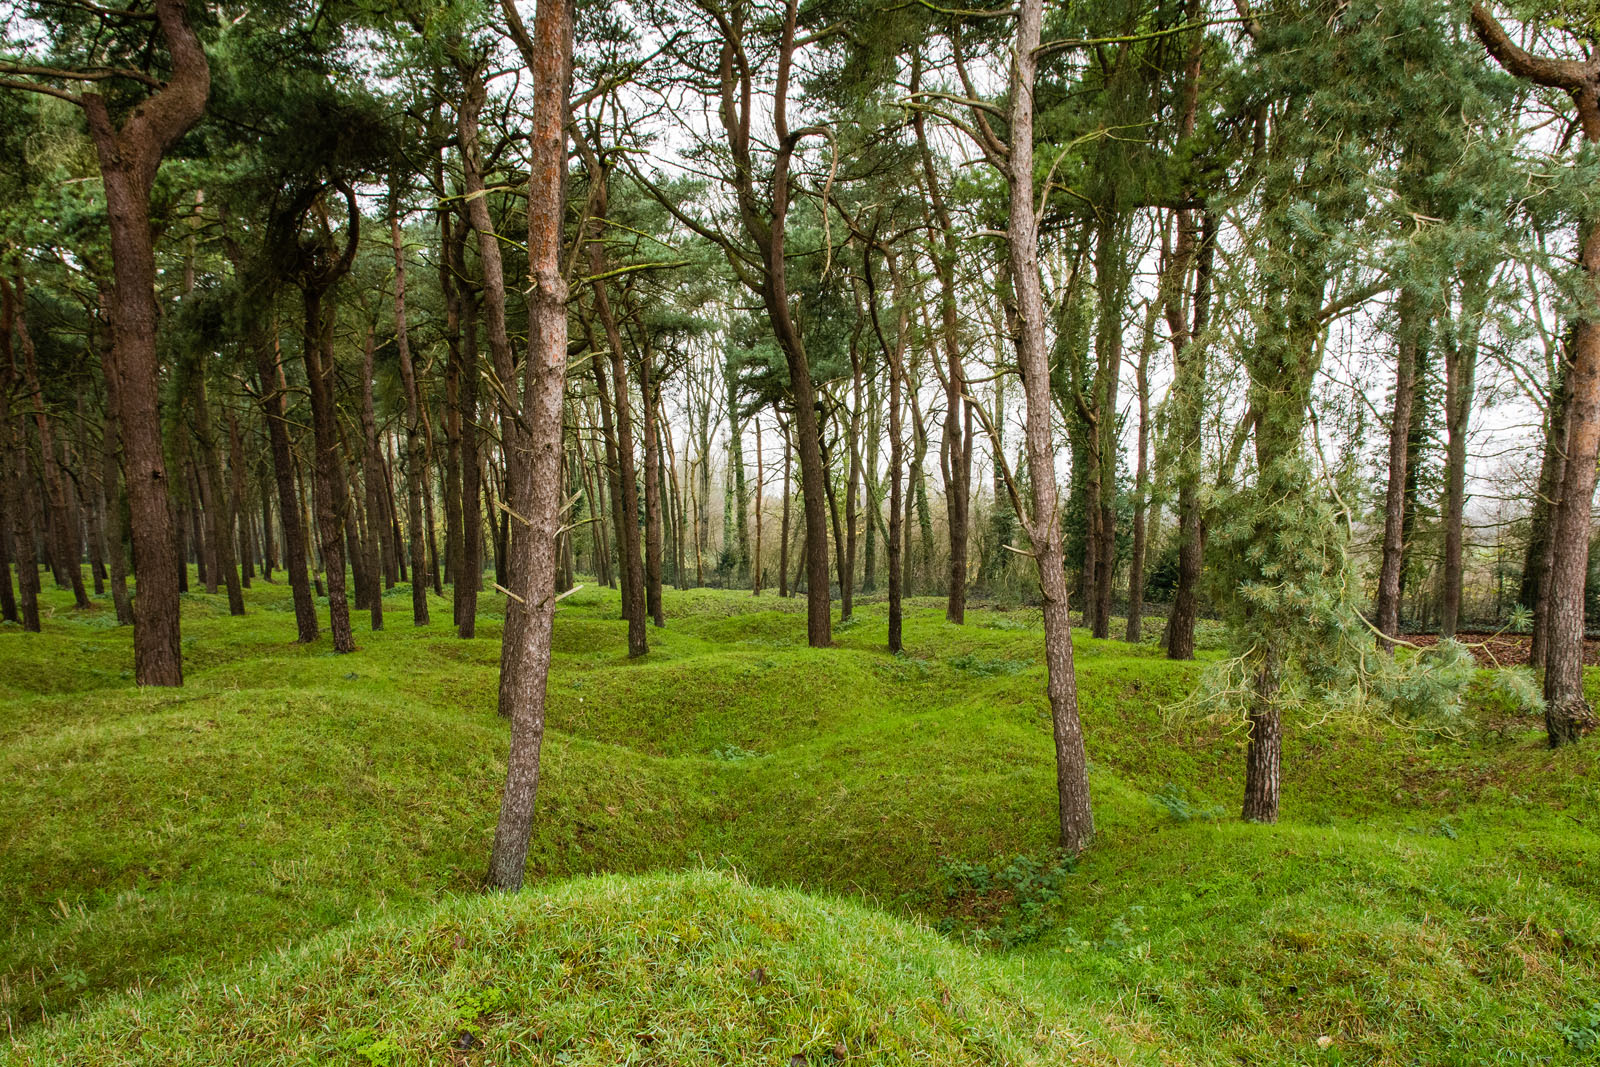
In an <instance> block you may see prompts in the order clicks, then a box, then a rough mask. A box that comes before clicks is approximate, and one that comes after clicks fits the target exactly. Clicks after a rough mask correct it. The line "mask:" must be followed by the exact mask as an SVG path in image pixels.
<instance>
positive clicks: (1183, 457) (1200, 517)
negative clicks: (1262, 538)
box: [1164, 211, 1217, 660]
mask: <svg viewBox="0 0 1600 1067" xmlns="http://www.w3.org/2000/svg"><path fill="white" fill-rule="evenodd" d="M1177 229H1178V244H1177V247H1176V249H1175V250H1174V254H1175V256H1182V255H1185V254H1186V253H1185V252H1184V251H1183V250H1184V245H1185V242H1186V241H1187V242H1188V243H1189V245H1190V247H1193V245H1194V243H1195V235H1194V229H1193V222H1192V221H1190V219H1189V216H1188V214H1187V213H1186V212H1179V213H1178V227H1177ZM1216 232H1217V230H1216V220H1215V217H1214V216H1213V215H1212V214H1211V213H1210V212H1209V211H1207V212H1205V213H1204V214H1203V215H1202V217H1201V223H1200V237H1199V242H1198V245H1199V247H1198V250H1197V252H1196V253H1195V254H1196V256H1197V260H1196V266H1195V281H1194V302H1193V303H1194V308H1193V323H1194V325H1193V328H1192V329H1190V328H1188V324H1187V323H1186V322H1185V320H1184V316H1183V310H1182V308H1181V307H1179V306H1178V305H1177V304H1175V303H1172V302H1168V303H1167V305H1166V306H1167V309H1168V310H1167V322H1168V325H1169V327H1171V332H1172V347H1173V362H1174V364H1175V370H1174V374H1173V394H1174V398H1175V407H1176V409H1177V410H1176V415H1175V419H1176V421H1177V424H1178V430H1177V436H1178V455H1177V466H1178V472H1177V479H1176V480H1177V483H1178V584H1177V589H1176V590H1175V592H1174V595H1173V598H1172V612H1171V614H1170V615H1169V616H1168V617H1167V630H1166V634H1165V638H1164V643H1165V644H1166V648H1167V658H1168V659H1176V660H1184V659H1194V627H1195V621H1196V619H1197V618H1198V616H1199V613H1200V573H1201V569H1202V566H1203V565H1204V561H1205V546H1206V526H1205V509H1204V505H1203V504H1202V503H1201V497H1200V478H1201V474H1202V459H1203V457H1202V455H1201V447H1202V432H1203V418H1202V416H1203V410H1204V409H1203V405H1204V403H1205V389H1206V372H1207V366H1206V340H1205V338H1204V336H1203V335H1204V333H1205V330H1206V327H1207V323H1208V321H1209V314H1210V306H1211V269H1212V263H1213V262H1214V259H1215V252H1216ZM1179 287H1180V288H1181V279H1180V282H1179Z"/></svg>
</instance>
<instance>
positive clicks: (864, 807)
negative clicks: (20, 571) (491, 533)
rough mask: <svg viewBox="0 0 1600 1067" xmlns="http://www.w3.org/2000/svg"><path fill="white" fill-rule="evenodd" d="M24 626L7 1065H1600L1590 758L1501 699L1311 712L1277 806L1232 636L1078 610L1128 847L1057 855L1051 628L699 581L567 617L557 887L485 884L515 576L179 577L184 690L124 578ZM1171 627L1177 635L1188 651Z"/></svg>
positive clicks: (551, 818) (549, 807)
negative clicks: (377, 628)
mask: <svg viewBox="0 0 1600 1067" xmlns="http://www.w3.org/2000/svg"><path fill="white" fill-rule="evenodd" d="M48 599H49V602H50V611H49V613H48V616H47V618H46V620H45V628H44V629H45V632H44V633H43V634H41V635H28V634H23V633H21V632H19V631H17V630H16V629H15V628H13V627H5V628H0V1017H3V1018H4V1021H5V1028H6V1035H7V1036H5V1037H0V1060H5V1059H7V1057H8V1056H9V1058H10V1061H11V1062H15V1063H18V1064H45V1063H50V1064H57V1063H88V1064H96V1065H99V1064H117V1063H151V1064H155V1063H160V1064H170V1063H195V1064H219V1063H241V1064H242V1063H250V1064H277V1063H283V1064H288V1063H311V1062H318V1063H351V1064H396V1065H398V1064H412V1063H463V1064H466V1063H472V1064H478V1063H485V1064H486V1063H575V1064H600V1063H624V1062H626V1063H659V1064H673V1063H691V1062H706V1063H771V1064H778V1065H780V1067H783V1065H787V1067H800V1065H802V1064H823V1063H828V1064H832V1063H836V1062H841V1061H843V1062H850V1063H910V1062H929V1063H938V1064H958V1063H1064V1062H1101V1063H1143V1062H1149V1063H1206V1064H1211V1063H1216V1064H1222V1063H1230V1064H1237V1063H1284V1062H1287V1063H1314V1064H1323V1063H1327V1064H1333V1063H1392V1064H1402V1063H1405V1064H1409V1063H1485V1062H1495V1063H1528V1064H1534V1063H1539V1064H1546V1063H1580V1062H1588V1063H1593V1062H1595V1058H1596V1057H1597V1056H1600V763H1597V760H1600V739H1596V740H1594V741H1592V742H1589V743H1585V744H1583V745H1580V746H1576V747H1573V748H1570V749H1568V750H1565V751H1560V752H1555V753H1552V752H1550V751H1549V750H1547V749H1546V748H1545V747H1544V744H1543V738H1542V729H1541V724H1540V723H1539V722H1538V721H1536V720H1535V719H1534V718H1532V717H1521V716H1517V715H1514V714H1512V713H1509V712H1507V711H1506V710H1505V708H1503V707H1501V706H1499V705H1498V704H1497V702H1496V700H1495V699H1494V698H1493V697H1492V696H1491V695H1490V694H1489V692H1488V690H1487V688H1486V687H1483V688H1482V689H1481V691H1480V692H1478V693H1477V694H1475V696H1474V707H1473V709H1472V710H1471V714H1470V716H1469V724H1468V727H1467V729H1466V731H1465V734H1464V739H1461V740H1450V739H1445V738H1437V737H1431V736H1425V735H1416V734H1412V733H1406V732H1402V731H1400V730H1398V729H1396V728H1394V727H1391V726H1384V725H1379V724H1374V723H1366V722H1355V721H1348V720H1335V721H1324V722H1314V721H1312V718H1311V717H1307V718H1306V719H1304V720H1303V721H1301V720H1296V721H1294V722H1291V723H1290V725H1289V726H1288V728H1287V730H1286V737H1285V742H1284V763H1283V766H1284V782H1283V820H1282V822H1280V823H1279V824H1278V825H1276V826H1271V827H1266V826H1254V825H1246V824H1243V823H1241V822H1240V821H1239V819H1238V818H1237V817H1236V814H1235V813H1236V812H1237V804H1238V794H1239V792H1240V788H1241V779H1242V761H1243V748H1244V744H1245V740H1244V736H1243V734H1242V733H1241V731H1240V729H1239V726H1238V724H1237V723H1236V722H1232V721H1220V720H1216V719H1212V718H1204V717H1197V716H1195V715H1194V714H1190V713H1184V712H1183V711H1182V710H1181V709H1180V708H1179V707H1178V705H1179V704H1180V702H1181V701H1183V699H1184V698H1185V697H1186V696H1187V695H1188V694H1189V693H1190V692H1191V691H1192V690H1193V689H1194V686H1195V684H1196V681H1197V679H1198V678H1199V674H1200V671H1201V670H1203V669H1204V666H1205V663H1204V661H1205V659H1207V658H1210V659H1215V658H1217V657H1218V656H1220V654H1221V653H1220V651H1219V650H1218V649H1217V648H1216V647H1212V648H1211V649H1209V650H1208V651H1206V652H1205V653H1204V654H1203V655H1202V662H1201V663H1199V664H1194V663H1187V664H1186V663H1171V662H1168V661H1166V660H1165V659H1163V658H1162V657H1161V656H1160V654H1159V652H1158V650H1156V649H1155V647H1154V646H1153V644H1146V645H1143V646H1130V645H1127V644H1124V643H1121V642H1115V641H1094V640H1089V639H1086V638H1080V639H1079V640H1078V642H1077V654H1078V661H1077V662H1078V683H1079V687H1080V693H1081V699H1082V707H1083V718H1084V725H1085V733H1086V736H1087V740H1088V749H1089V755H1090V759H1091V761H1092V774H1091V779H1092V785H1093V790H1094V805H1095V817H1096V821H1097V830H1098V836H1097V837H1096V840H1095V843H1094V846H1093V847H1092V848H1091V849H1090V851H1089V852H1087V853H1086V854H1085V855H1083V856H1082V857H1080V858H1078V859H1077V860H1076V861H1074V862H1068V861H1066V860H1065V859H1064V858H1063V857H1061V856H1060V855H1058V854H1057V853H1056V852H1055V851H1054V849H1053V848H1052V841H1053V838H1054V828H1055V800H1054V769H1053V763H1052V746H1051V739H1050V727H1049V718H1048V715H1047V707H1046V703H1045V700H1044V696H1043V655H1042V653H1043V649H1042V636H1041V630H1040V627H1039V622H1038V616H1037V613H1036V612H1028V611H1016V612H1008V611H992V610H974V611H971V612H970V613H969V616H968V618H969V621H968V623H967V625H965V626H963V627H957V626H952V625H950V624H948V623H946V622H945V621H944V619H943V612H942V606H941V604H940V602H938V601H934V600H918V601H915V602H913V603H912V604H911V606H910V609H909V610H908V613H907V621H906V653H905V654H904V655H901V656H891V655H889V654H887V653H886V652H885V651H883V648H882V641H883V624H884V607H883V605H882V604H881V603H872V604H867V605H865V606H862V607H860V608H858V610H857V618H856V619H855V620H854V621H853V622H851V623H849V624H842V625H839V626H837V628H836V631H835V634H836V639H837V645H838V647H837V648H834V649H828V650H812V649H808V648H806V647H805V619H804V615H803V603H801V602H798V601H791V602H783V601H779V600H778V599H777V598H775V597H772V596H763V597H762V598H760V599H759V600H758V599H754V598H752V597H750V596H749V595H748V593H744V594H740V593H729V592H709V591H695V592H687V593H680V592H674V591H669V592H668V594H667V598H666V604H667V611H668V614H669V618H668V625H667V627H666V629H665V630H654V629H652V630H651V632H650V639H651V642H652V644H651V652H650V654H649V655H648V656H647V657H645V658H644V659H642V660H639V661H634V662H630V661H628V659H627V658H626V655H625V640H624V635H625V628H624V626H623V624H622V623H621V622H620V621H618V619H617V618H616V614H617V599H616V594H615V593H614V592H612V591H609V590H604V589H598V588H595V587H592V586H591V587H589V588H586V589H583V590H581V591H579V592H578V593H576V594H575V595H573V596H572V597H570V598H568V599H567V600H565V601H563V602H562V604H561V607H560V609H559V611H558V615H557V622H556V632H555V656H554V663H553V667H552V674H551V683H550V709H549V720H548V722H549V736H548V739H547V741H546V744H545V749H544V760H543V766H544V780H543V785H542V788H541V792H540V797H539V809H538V821H537V828H536V836H535V839H534V841H533V845H532V849H531V853H530V861H529V884H530V889H529V890H528V891H526V892H524V893H523V894H520V895H518V896H516V897H513V898H505V897H491V896H484V895H481V894H479V893H478V892H477V889H478V886H479V884H480V878H481V875H482V872H483V870H484V867H485V864H486V860H487V856H488V853H489V845H490V841H491V839H492V835H493V831H494V823H495V816H496V811H497V804H498V793H499V788H500V785H501V782H502V779H503V775H504V760H505V751H506V744H507V730H506V727H505V724H504V723H503V722H502V721H501V720H500V719H499V718H498V717H497V715H496V714H495V681H496V675H497V664H498V659H499V619H498V617H497V616H496V615H495V614H494V613H495V612H496V611H498V608H499V603H500V602H499V600H498V598H496V597H485V598H484V601H483V603H484V607H485V614H484V617H483V618H482V620H481V622H480V626H479V629H478V634H479V636H478V637H476V638H475V639H473V640H470V641H458V640H456V639H454V637H453V635H452V631H451V628H450V626H449V615H450V607H449V604H448V603H447V602H445V601H442V600H438V599H435V600H434V601H433V602H432V610H433V613H434V620H435V621H434V623H433V625H432V626H431V627H427V628H422V629H419V628H415V627H413V626H412V625H411V622H410V610H409V606H410V592H409V589H407V588H406V587H404V586H402V587H399V588H396V589H395V590H393V591H391V593H390V594H389V595H388V596H387V597H386V605H387V608H388V615H387V622H388V628H387V630H385V631H384V632H382V633H368V632H365V626H366V617H365V615H364V614H362V615H360V616H358V617H357V622H358V641H359V643H360V645H361V648H360V650H359V651H358V652H357V653H355V654H353V655H349V656H336V655H334V654H333V653H332V652H331V650H330V648H329V646H328V644H327V641H326V638H324V640H323V641H322V642H321V643H318V644H314V645H310V646H299V645H295V644H293V643H292V638H293V634H294V619H293V615H292V613H291V612H290V608H289V602H288V591H287V589H286V588H284V587H282V586H270V585H263V584H261V583H260V582H257V584H256V586H255V588H254V589H252V590H250V591H249V593H248V594H247V603H248V606H249V610H250V613H249V614H248V615H247V616H245V617H244V618H242V619H233V618H229V617H228V615H227V613H226V603H225V600H224V599H223V598H220V597H212V596H206V595H203V594H200V595H190V596H187V597H186V598H185V602H184V639H183V640H184V656H185V668H186V679H187V684H186V685H185V687H184V688H183V689H181V690H145V691H140V690H137V689H136V688H134V687H133V686H132V684H131V681H130V677H131V665H132V654H131V640H130V633H129V631H128V630H127V629H126V628H118V627H116V626H115V625H114V618H113V617H112V615H111V613H110V609H109V604H104V605H102V604H101V602H99V601H97V607H96V609H95V610H93V611H89V612H76V611H73V610H71V607H70V597H67V596H64V595H63V594H60V593H59V592H58V591H56V590H54V589H52V590H50V591H49V593H48ZM1153 637H1154V635H1153V634H1152V640H1153Z"/></svg>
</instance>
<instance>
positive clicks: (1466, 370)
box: [1439, 277, 1487, 637]
mask: <svg viewBox="0 0 1600 1067" xmlns="http://www.w3.org/2000/svg"><path fill="white" fill-rule="evenodd" d="M1486 288H1487V287H1486V286H1485V284H1484V282H1483V279H1482V278H1480V277H1473V278H1469V279H1468V281H1467V282H1466V284H1465V285H1463V286H1462V292H1461V322H1460V328H1459V331H1452V332H1451V333H1450V335H1449V336H1448V339H1447V343H1446V347H1445V364H1444V407H1445V437H1446V443H1445V467H1444V472H1445V473H1444V582H1443V585H1444V588H1443V595H1442V596H1441V598H1440V606H1439V636H1441V637H1454V636H1455V633H1456V627H1457V625H1458V624H1459V623H1460V620H1461V584H1462V560H1461V553H1462V536H1463V533H1464V530H1465V522H1466V516H1465V511H1466V479H1467V429H1468V425H1469V423H1470V421H1471V418H1472V400H1473V393H1474V391H1475V386H1476V383H1477V374H1478V335H1479V330H1480V319H1479V316H1480V315H1481V314H1482V311H1483V301H1484V296H1485V290H1486Z"/></svg>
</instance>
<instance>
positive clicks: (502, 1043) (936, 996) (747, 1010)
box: [15, 871, 1110, 1067]
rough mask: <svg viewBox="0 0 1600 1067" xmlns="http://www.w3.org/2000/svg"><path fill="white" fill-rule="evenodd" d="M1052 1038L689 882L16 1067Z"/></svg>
mask: <svg viewBox="0 0 1600 1067" xmlns="http://www.w3.org/2000/svg"><path fill="white" fill-rule="evenodd" d="M1062 1019H1063V1014H1062V1011H1061V1007H1060V1005H1053V1004H1046V1003H1044V1002H1042V1001H1041V1000H1040V999H1039V998H1038V997H1037V995H1033V994H1028V993H1025V992H1024V990H1023V989H1022V988H1021V987H1019V986H1018V984H1017V982H1016V981H1015V979H1014V977H1013V976H1011V975H1009V974H1008V973H1007V972H1006V969H1005V968H1004V967H1002V966H1000V965H998V964H997V963H995V962H994V961H991V960H987V959H983V958H980V957H976V956H973V955H972V954H970V953H967V952H965V951H963V950H961V949H959V948H957V947H954V946H952V945H951V944H950V943H949V942H947V941H944V940H942V939H940V938H938V937H936V936H935V935H933V934H931V933H929V932H927V931H926V930H922V929H918V928H917V927H915V926H913V925H911V924H908V923H905V922H902V921H898V920H894V919H890V918H888V917H886V916H884V915H883V914H881V913H879V912H875V911H872V910H869V909H866V908H863V907H860V906H859V905H854V904H850V903H843V902H836V901H825V900H819V899H817V898H815V897H811V896H807V895H805V894H801V893H795V892H785V891H781V890H765V889H756V888H752V887H751V886H749V885H747V884H744V883H743V882H741V881H738V880H736V879H733V878H730V877H728V876H726V875H722V874H716V873H711V872H706V871H701V872H696V873H691V874H680V875H651V876H644V877H631V878H623V877H615V876H611V877H604V878H597V879H585V880H579V881H574V882H566V883H563V884H560V885H556V886H553V887H546V888H542V889H539V890H537V891H531V892H526V893H522V894H517V895H515V896H510V897H502V896H493V897H483V896H479V897H472V898H465V899H458V900H454V901H451V902H449V903H448V904H446V905H444V906H441V907H439V908H437V909H435V910H433V911H431V912H428V913H427V914H425V915H424V916H422V917H420V918H416V919H413V920H410V921H406V922H385V923H378V924H366V925H362V926H359V927H357V928H354V929H347V930H345V931H343V932H341V933H339V934H337V935H335V936H332V937H327V938H322V939H319V940H317V941H315V942H313V943H311V944H310V945H307V946H305V947H302V948H300V949H297V950H294V951H292V952H286V953H282V954H279V955H277V956H276V957H275V958H273V959H271V960H269V961H266V962H264V963H263V964H261V965H259V966H258V967H257V968H254V969H253V973H252V974H250V975H249V976H248V977H246V978H243V979H239V980H236V981H235V982H233V983H231V984H224V985H208V986H198V987H191V988H188V989H185V990H183V991H181V992H177V993H174V994H168V995H164V996H159V997H150V998H139V997H126V998H122V999H120V1000H118V1001H116V1002H114V1003H113V1004H111V1005H109V1006H107V1007H105V1008H103V1009H101V1010H100V1011H97V1012H95V1013H94V1014H92V1015H90V1016H88V1017H87V1018H85V1019H82V1020H80V1021H79V1022H78V1023H76V1024H75V1025H72V1026H69V1027H66V1028H61V1029H56V1030H52V1031H50V1032H49V1033H48V1034H47V1035H45V1036H44V1037H43V1038H42V1039H41V1040H40V1041H38V1042H37V1043H35V1044H33V1045H31V1046H29V1047H26V1048H24V1049H22V1050H20V1051H19V1053H18V1057H17V1059H16V1060H15V1062H16V1063H17V1064H18V1065H19V1067H20V1065H23V1064H47V1063H48V1064H58V1063H64V1062H73V1063H94V1064H98V1065H106V1067H110V1065H116V1064H163V1065H166V1064H208V1065H210V1064H251V1065H252V1067H264V1065H271V1064H286V1065H287V1064H305V1063H329V1062H333V1063H369V1064H383V1065H396V1067H398V1065H402V1064H420V1063H448V1062H463V1063H504V1064H511V1063H529V1064H531V1063H563V1064H574V1065H582V1064H615V1063H660V1064H677V1063H718V1062H720V1063H770V1064H781V1065H794V1067H799V1065H801V1064H823V1063H826V1064H833V1063H836V1062H840V1061H845V1060H847V1061H850V1062H862V1063H884V1064H889V1063H908V1064H909V1063H930V1062H931V1063H940V1064H952V1065H958V1064H996V1063H1010V1064H1035V1063H1037V1064H1049V1063H1067V1062H1083V1061H1084V1058H1085V1056H1086V1055H1087V1054H1088V1049H1087V1045H1088V1042H1087V1039H1086V1036H1085V1034H1083V1033H1079V1032H1075V1031H1074V1030H1071V1029H1069V1028H1067V1027H1066V1025H1065V1023H1064V1022H1063V1021H1062ZM1094 1058H1103V1059H1109V1058H1110V1054H1109V1053H1106V1052H1104V1051H1103V1050H1102V1051H1100V1052H1099V1054H1098V1055H1096V1056H1095V1057H1094Z"/></svg>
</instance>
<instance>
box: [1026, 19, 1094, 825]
mask: <svg viewBox="0 0 1600 1067" xmlns="http://www.w3.org/2000/svg"><path fill="white" fill-rule="evenodd" d="M1041 9H1042V0H1021V3H1020V4H1019V7H1018V13H1017V31H1016V43H1015V47H1014V48H1013V50H1012V56H1011V79H1010V88H1011V102H1010V123H1009V127H1010V136H1011V144H1010V153H1009V155H1008V156H1007V157H1006V158H1005V160H1004V163H1005V178H1006V184H1007V186H1008V192H1009V197H1008V199H1009V206H1008V226H1007V233H1006V237H1007V246H1008V249H1009V252H1010V260H1011V277H1012V280H1013V284H1014V285H1015V286H1016V292H1017V313H1018V318H1019V320H1020V326H1021V330H1020V332H1019V334H1018V337H1017V365H1018V369H1019V370H1020V371H1021V375H1022V387H1023V391H1024V393H1025V395H1026V397H1027V440H1028V470H1029V473H1030V478H1029V482H1030V485H1031V489H1032V495H1033V515H1032V517H1031V523H1030V526H1031V529H1030V531H1029V533H1030V535H1031V538H1032V541H1033V553H1034V562H1035V563H1036V564H1037V565H1038V569H1039V592H1040V597H1041V601H1042V604H1041V607H1042V609H1043V612H1044V630H1045V664H1046V668H1047V673H1048V683H1047V685H1048V693H1049V698H1050V718H1051V726H1052V732H1053V733H1054V736H1055V748H1056V795H1057V801H1058V807H1059V816H1060V841H1061V846H1062V847H1063V848H1065V849H1067V850H1068V851H1071V852H1079V851H1081V850H1082V849H1084V848H1085V847H1087V846H1088V844H1089V842H1090V840H1091V839H1092V838H1093V836H1094V816H1093V814H1092V813H1091V811H1090V807H1089V764H1088V757H1087V755H1086V753H1085V751H1084V744H1083V728H1082V725H1081V724H1080V722H1079V720H1078V694H1077V682H1076V680H1075V678H1074V676H1073V663H1072V627H1071V621H1070V619H1069V618H1068V614H1067V582H1066V571H1065V569H1064V567H1063V566H1062V544H1061V519H1060V514H1059V511H1058V508H1057V506H1056V476H1055V470H1056V464H1055V447H1054V444H1053V442H1052V441H1051V434H1050V422H1051V402H1050V380H1049V374H1050V372H1049V366H1048V358H1049V357H1048V353H1047V352H1046V350H1045V334H1044V327H1045V318H1044V315H1045V312H1044V296H1043V292H1042V289H1041V285H1040V277H1039V231H1038V226H1039V223H1038V219H1037V217H1036V216H1035V215H1034V207H1033V203H1034V177H1033V105H1034V90H1033V87H1034V74H1035V71H1036V69H1037V66H1038V49H1039V36H1040V23H1041V21H1042V18H1041Z"/></svg>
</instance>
